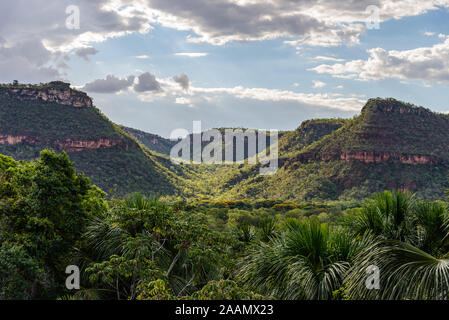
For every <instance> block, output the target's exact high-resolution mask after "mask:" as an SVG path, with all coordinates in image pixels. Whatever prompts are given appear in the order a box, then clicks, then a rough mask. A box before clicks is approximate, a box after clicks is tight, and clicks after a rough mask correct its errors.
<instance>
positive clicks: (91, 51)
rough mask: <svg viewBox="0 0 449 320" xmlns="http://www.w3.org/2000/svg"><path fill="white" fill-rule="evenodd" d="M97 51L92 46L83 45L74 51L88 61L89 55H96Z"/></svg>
mask: <svg viewBox="0 0 449 320" xmlns="http://www.w3.org/2000/svg"><path fill="white" fill-rule="evenodd" d="M97 53H98V50H97V49H95V48H94V47H85V48H79V49H78V50H76V51H75V54H76V55H77V56H78V57H80V58H83V59H84V60H85V61H89V56H93V55H96V54H97Z"/></svg>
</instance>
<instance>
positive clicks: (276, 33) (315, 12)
mask: <svg viewBox="0 0 449 320" xmlns="http://www.w3.org/2000/svg"><path fill="white" fill-rule="evenodd" d="M147 3H148V4H149V12H151V14H152V15H153V18H154V20H155V21H157V22H158V23H160V24H162V25H164V26H166V27H170V28H175V29H178V30H191V31H193V32H194V33H195V34H196V35H194V36H190V37H189V38H188V40H189V41H190V42H194V43H198V42H207V43H210V44H213V45H223V44H225V43H227V42H230V41H256V40H267V39H274V38H279V37H287V38H291V40H287V42H286V43H287V44H291V45H293V46H295V47H296V46H300V45H303V44H307V45H313V46H327V47H330V46H337V45H341V44H342V43H348V44H354V43H358V42H359V36H360V34H362V33H364V32H365V21H366V20H367V19H368V18H369V13H367V12H366V8H367V7H368V6H370V5H374V6H377V7H378V8H379V10H380V12H381V15H380V20H381V22H384V21H387V20H391V19H400V18H403V17H407V16H416V15H420V14H423V13H426V12H428V11H430V10H437V9H439V8H440V7H448V6H449V0H427V1H419V0H406V1H397V0H358V1H340V0H326V1H324V0H320V1H292V0H276V1H273V0H248V1H242V0H215V1H209V0H196V1H194V2H192V1H180V0H147Z"/></svg>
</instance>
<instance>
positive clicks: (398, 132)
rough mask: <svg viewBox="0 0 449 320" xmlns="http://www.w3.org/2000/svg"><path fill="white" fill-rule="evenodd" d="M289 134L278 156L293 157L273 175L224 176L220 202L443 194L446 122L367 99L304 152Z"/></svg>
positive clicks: (448, 164)
mask: <svg viewBox="0 0 449 320" xmlns="http://www.w3.org/2000/svg"><path fill="white" fill-rule="evenodd" d="M303 127H304V126H303ZM335 128H336V127H335ZM329 131H330V130H329ZM295 132H296V133H295V134H294V133H290V135H292V137H290V139H289V140H290V141H293V142H292V143H286V144H284V145H287V146H288V147H283V146H282V144H281V143H280V149H282V148H283V149H284V152H288V151H290V150H291V151H292V152H290V153H287V155H286V156H282V153H281V158H280V163H279V165H280V169H279V170H278V172H277V173H276V174H275V175H273V176H270V177H260V176H258V175H257V170H255V168H251V167H247V168H245V169H241V171H246V174H245V175H242V174H237V173H236V174H235V175H234V176H233V177H231V178H230V179H232V180H233V181H234V182H235V183H234V184H232V185H229V188H227V189H226V190H223V194H222V195H221V196H222V197H223V198H270V199H292V200H298V201H299V200H304V199H338V198H340V199H350V198H363V197H366V196H369V195H371V194H372V193H373V192H377V191H381V190H384V189H407V190H411V191H416V192H417V193H418V196H420V197H424V198H431V199H433V198H441V197H442V196H443V195H444V188H445V187H448V174H449V148H448V141H449V117H448V116H447V115H444V114H436V113H433V112H431V111H430V110H428V109H425V108H422V107H416V106H413V105H411V104H407V103H403V102H400V101H397V100H394V99H371V100H369V101H368V102H367V104H366V105H365V107H364V108H363V110H362V112H361V114H360V115H359V116H358V117H356V118H354V119H353V120H348V121H346V122H344V125H342V126H341V127H340V128H339V129H336V130H335V131H332V132H330V134H328V135H324V136H323V137H322V138H321V139H318V140H317V141H315V142H313V143H311V144H309V145H307V144H306V143H304V139H301V135H300V134H299V133H300V132H301V130H296V131H295ZM296 137H297V138H296ZM295 141H297V142H296V144H295ZM295 150H300V151H299V152H294V151H295ZM236 177H239V179H236ZM224 184H225V185H226V182H225V183H224Z"/></svg>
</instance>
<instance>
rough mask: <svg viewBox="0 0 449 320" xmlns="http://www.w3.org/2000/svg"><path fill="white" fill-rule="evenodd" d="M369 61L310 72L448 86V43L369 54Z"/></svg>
mask: <svg viewBox="0 0 449 320" xmlns="http://www.w3.org/2000/svg"><path fill="white" fill-rule="evenodd" d="M368 53H369V57H368V59H367V60H352V61H348V62H346V63H337V64H332V65H329V64H322V65H319V66H317V67H315V68H312V69H310V70H313V71H316V72H317V73H320V74H330V75H332V76H334V77H339V78H348V79H357V80H380V79H387V78H398V79H408V80H422V81H434V82H437V83H443V82H444V83H449V39H445V41H444V42H442V43H438V44H436V45H434V46H432V47H423V48H416V49H412V50H404V51H398V50H391V51H387V50H385V49H382V48H374V49H370V50H368Z"/></svg>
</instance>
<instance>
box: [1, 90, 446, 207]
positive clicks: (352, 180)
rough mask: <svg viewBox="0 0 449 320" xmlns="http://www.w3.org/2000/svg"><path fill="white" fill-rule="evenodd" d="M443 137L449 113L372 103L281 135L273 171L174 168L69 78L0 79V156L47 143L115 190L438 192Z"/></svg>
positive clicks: (154, 140) (33, 154) (149, 140)
mask: <svg viewBox="0 0 449 320" xmlns="http://www.w3.org/2000/svg"><path fill="white" fill-rule="evenodd" d="M220 131H223V129H221V130H220ZM242 139H245V137H244V135H242ZM448 141H449V116H448V115H445V114H437V113H433V112H432V111H430V110H428V109H425V108H422V107H417V106H414V105H411V104H407V103H403V102H400V101H397V100H394V99H370V100H369V101H368V102H367V103H366V105H365V107H364V108H363V110H362V112H361V114H360V115H359V116H357V117H354V118H353V119H314V120H308V121H305V122H303V123H302V124H301V125H300V126H299V127H298V128H297V129H296V130H293V131H290V132H280V134H279V167H280V168H279V170H278V171H277V173H276V174H274V175H272V176H261V175H260V174H259V168H258V166H257V165H243V164H236V165H204V164H203V165H186V164H184V165H175V164H173V163H172V162H171V161H170V159H169V157H168V154H169V153H170V149H171V148H172V147H173V145H174V144H175V142H173V141H170V140H168V139H165V138H162V137H159V136H157V135H154V134H151V133H146V132H142V131H139V130H135V129H132V128H126V127H119V126H118V125H116V124H114V123H112V122H111V121H110V120H108V119H107V118H106V117H105V116H104V115H103V114H102V113H101V112H100V111H99V110H98V109H97V108H96V107H95V106H94V104H93V102H92V100H91V98H89V97H88V96H87V95H86V94H85V93H83V92H80V91H77V90H74V89H72V88H70V85H69V84H67V83H63V82H51V83H48V84H41V85H21V84H17V83H16V84H9V85H0V154H4V155H9V156H12V157H13V158H14V159H16V160H31V159H35V158H38V157H39V153H40V151H41V150H42V149H45V148H48V149H52V150H54V151H56V152H61V151H62V150H64V151H66V152H67V153H68V154H69V156H70V159H71V160H72V161H74V162H75V164H76V168H77V170H78V171H80V172H83V173H85V174H86V175H87V176H88V177H90V178H91V180H92V181H93V183H95V184H97V185H98V186H99V187H101V188H102V189H104V190H105V191H106V192H108V193H110V194H117V195H125V194H128V193H131V192H135V191H139V192H142V193H144V194H159V195H166V196H181V197H183V198H189V199H190V198H192V197H204V196H206V197H210V198H215V199H242V198H247V199H276V200H295V201H302V200H311V199H314V200H333V199H354V198H363V197H367V196H370V195H371V194H372V193H373V192H377V191H382V190H384V189H407V190H411V191H415V192H417V193H418V196H421V197H424V198H432V199H433V198H441V197H442V196H443V193H444V188H445V187H448V183H447V176H448V174H449V146H448ZM204 144H205V142H203V146H204ZM246 145H247V141H246V140H245V146H246ZM234 149H235V148H234ZM245 155H246V152H245Z"/></svg>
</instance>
